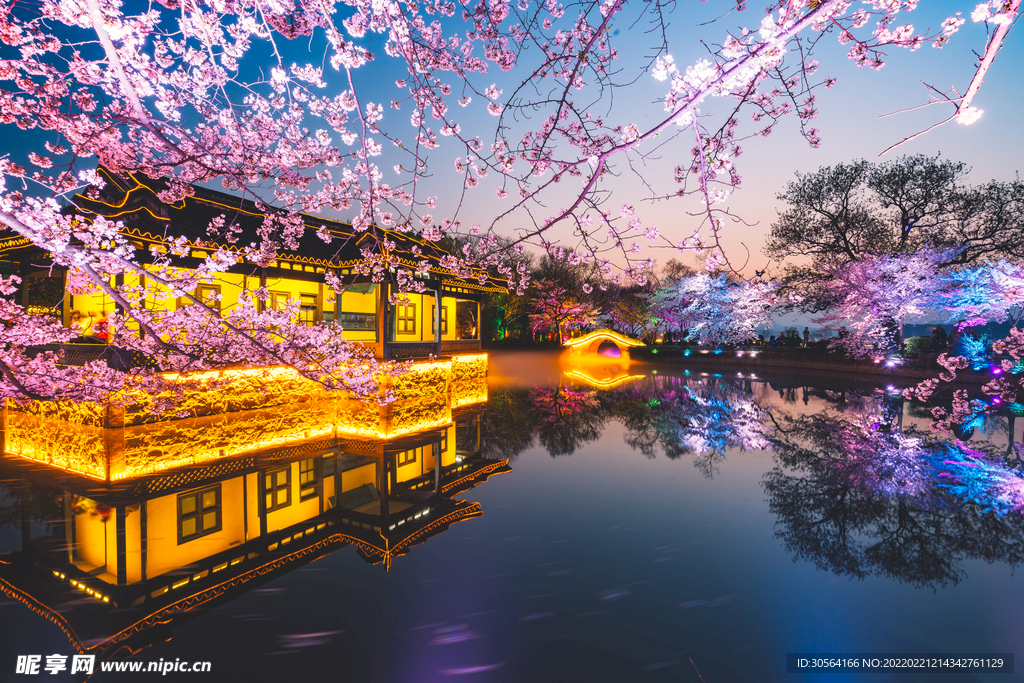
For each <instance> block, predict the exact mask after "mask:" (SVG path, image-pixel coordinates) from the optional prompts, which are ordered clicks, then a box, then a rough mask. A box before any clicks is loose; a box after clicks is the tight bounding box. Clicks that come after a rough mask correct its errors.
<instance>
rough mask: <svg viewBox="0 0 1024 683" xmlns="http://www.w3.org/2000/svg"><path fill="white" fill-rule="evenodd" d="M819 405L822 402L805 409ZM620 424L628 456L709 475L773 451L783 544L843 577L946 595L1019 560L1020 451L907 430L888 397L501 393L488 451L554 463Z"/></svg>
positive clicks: (682, 387) (733, 384)
mask: <svg viewBox="0 0 1024 683" xmlns="http://www.w3.org/2000/svg"><path fill="white" fill-rule="evenodd" d="M776 392H777V393H778V394H779V400H778V401H777V402H776V405H775V407H774V408H773V407H771V406H770V405H769V403H768V398H769V396H771V395H773V394H774V393H776ZM812 396H813V397H814V398H815V399H816V400H819V401H820V402H822V403H824V404H825V405H826V406H827V407H826V408H825V409H824V410H822V411H821V412H818V413H814V414H808V411H809V409H810V405H809V398H810V397H812ZM798 397H799V398H802V399H803V400H802V401H799V400H798ZM779 404H781V405H779ZM921 410H922V409H921V408H915V409H911V410H909V411H907V412H908V413H909V414H910V415H911V417H919V415H918V413H920V412H921ZM791 411H792V414H791ZM801 413H802V414H801ZM612 420H616V421H618V422H620V423H621V424H622V425H623V427H624V438H625V442H626V445H628V446H629V447H630V448H631V449H633V450H635V451H638V452H640V453H642V454H643V455H644V456H646V457H647V458H655V457H657V455H658V452H659V450H660V452H661V453H662V454H664V455H665V456H666V457H668V458H671V459H676V458H681V457H683V456H690V457H692V458H693V459H694V464H695V465H696V467H697V468H698V470H699V471H700V472H701V473H702V474H704V475H705V476H706V477H709V478H710V477H714V476H717V475H718V474H719V467H720V466H721V464H722V463H723V462H724V460H725V458H726V456H727V455H728V454H729V453H730V452H734V451H737V450H738V451H746V450H770V451H772V452H773V456H774V459H775V465H774V468H773V469H772V470H771V471H770V472H768V473H767V474H766V475H765V476H764V479H763V482H762V484H763V487H764V490H765V492H766V493H767V495H768V505H769V509H770V511H771V512H772V513H773V514H774V515H776V516H777V523H776V537H777V538H778V539H779V540H781V541H782V543H783V544H784V546H785V547H786V549H787V550H788V551H790V552H792V553H794V554H795V556H796V557H797V558H799V559H801V560H806V561H808V562H811V563H813V564H814V565H816V566H817V567H819V568H821V569H824V570H827V571H830V572H833V573H835V574H837V575H839V576H844V577H849V578H858V579H863V578H865V577H868V576H873V575H876V576H885V577H889V578H893V579H897V580H899V581H903V582H907V583H910V584H913V585H915V586H922V587H931V588H938V587H941V586H946V585H952V584H956V583H957V582H959V581H960V580H961V579H963V578H964V576H965V575H966V570H965V569H964V566H965V563H966V562H968V561H971V560H984V561H986V562H1001V563H1006V564H1009V565H1010V566H1011V567H1012V566H1016V565H1017V564H1018V563H1020V562H1022V561H1024V544H1022V539H1024V478H1022V476H1021V472H1020V471H1019V470H1017V469H1013V468H1011V467H1008V465H1007V462H1006V459H1005V457H1004V456H1006V454H1008V453H1012V454H1013V456H1014V457H1015V452H1014V451H1013V449H1011V448H1009V447H1007V448H1006V449H1005V450H1004V449H1003V448H1002V447H996V446H994V445H992V444H990V443H987V442H985V444H986V445H984V446H978V445H977V444H978V441H977V440H975V441H972V442H971V446H972V447H977V448H982V449H983V450H984V451H985V452H982V450H972V448H970V447H968V446H967V445H965V444H963V443H960V442H956V441H948V442H947V441H943V440H941V439H939V438H937V437H936V436H934V435H932V434H925V433H919V432H917V431H915V428H913V427H906V428H905V426H904V404H903V401H902V399H901V398H899V397H898V396H894V395H891V394H885V393H878V392H873V391H868V392H858V391H851V390H847V389H842V388H838V389H814V388H811V387H806V386H805V387H799V386H797V387H794V386H789V385H788V384H786V383H780V384H778V385H777V384H766V383H762V382H752V381H751V380H750V379H747V380H740V381H730V380H728V379H723V378H716V377H702V378H691V377H672V376H665V375H653V376H647V377H644V378H642V379H638V380H634V381H630V382H628V383H626V384H622V385H620V386H617V387H615V388H614V389H610V390H597V389H594V388H591V387H587V386H583V387H580V386H575V385H573V384H572V383H569V382H563V383H561V384H560V385H559V386H557V387H551V388H543V389H541V388H538V389H534V390H531V391H523V390H512V389H498V390H497V391H494V392H492V394H491V398H490V403H489V406H488V411H487V416H486V418H485V423H484V428H485V433H486V439H485V444H486V446H485V448H486V449H487V450H488V452H489V453H491V454H492V455H491V456H490V457H496V456H497V455H500V456H501V457H514V456H515V455H517V454H519V453H521V452H523V451H525V450H526V449H528V448H531V447H533V446H534V445H537V444H539V445H540V446H541V447H543V448H545V449H546V450H547V452H548V453H549V454H550V455H551V456H553V457H554V456H561V455H570V454H573V453H575V452H577V451H579V450H581V449H584V448H585V447H586V446H587V445H588V444H592V443H594V442H596V441H597V440H598V439H600V438H601V435H602V432H603V431H604V427H605V425H606V424H607V423H608V422H609V421H612ZM999 425H1000V428H1001V425H1002V423H1001V422H1000V423H999ZM995 426H996V425H995V423H993V427H995ZM1009 427H1010V428H1012V423H1010V425H1009ZM1011 433H1012V431H1011ZM1011 445H1012V439H1011ZM989 451H991V452H989ZM997 451H998V453H997Z"/></svg>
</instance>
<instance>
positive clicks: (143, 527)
mask: <svg viewBox="0 0 1024 683" xmlns="http://www.w3.org/2000/svg"><path fill="white" fill-rule="evenodd" d="M148 505H149V501H145V500H144V501H142V502H141V503H139V515H140V517H139V548H140V557H139V566H140V567H141V568H142V580H143V581H145V580H146V579H147V574H146V546H147V539H146V537H147V535H148V534H149V532H148V530H147V527H148V525H149V522H148V520H147V518H146V517H147V515H146V508H147V507H148Z"/></svg>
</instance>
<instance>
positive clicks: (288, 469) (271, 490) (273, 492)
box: [263, 465, 292, 512]
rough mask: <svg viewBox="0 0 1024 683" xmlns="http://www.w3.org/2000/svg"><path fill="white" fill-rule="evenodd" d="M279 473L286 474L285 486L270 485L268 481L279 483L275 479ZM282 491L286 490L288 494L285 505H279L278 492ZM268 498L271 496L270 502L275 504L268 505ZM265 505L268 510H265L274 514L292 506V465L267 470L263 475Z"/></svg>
mask: <svg viewBox="0 0 1024 683" xmlns="http://www.w3.org/2000/svg"><path fill="white" fill-rule="evenodd" d="M279 472H284V473H285V482H284V484H275V485H273V486H270V485H268V484H267V481H268V480H269V481H271V482H274V481H277V477H275V476H274V475H276V474H278V473H279ZM281 489H284V490H285V491H286V492H287V496H286V497H285V501H284V502H283V503H278V502H277V492H278V491H280V490H281ZM267 496H270V500H271V501H272V503H273V504H272V505H267ZM263 504H264V506H265V508H266V509H265V510H264V511H265V512H274V511H275V510H282V509H284V508H286V507H289V506H290V505H291V504H292V466H291V465H285V466H284V467H278V468H277V469H273V470H267V471H266V472H264V473H263Z"/></svg>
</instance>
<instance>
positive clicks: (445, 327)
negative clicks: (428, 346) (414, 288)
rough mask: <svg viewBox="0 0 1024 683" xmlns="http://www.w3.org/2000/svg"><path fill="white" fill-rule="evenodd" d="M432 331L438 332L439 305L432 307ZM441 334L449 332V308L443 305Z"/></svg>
mask: <svg viewBox="0 0 1024 683" xmlns="http://www.w3.org/2000/svg"><path fill="white" fill-rule="evenodd" d="M430 331H431V333H433V334H437V306H431V307H430ZM441 334H448V309H447V308H445V307H444V306H442V307H441Z"/></svg>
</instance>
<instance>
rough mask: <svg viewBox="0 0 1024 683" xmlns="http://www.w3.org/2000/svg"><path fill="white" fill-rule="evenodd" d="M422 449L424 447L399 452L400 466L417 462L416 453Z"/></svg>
mask: <svg viewBox="0 0 1024 683" xmlns="http://www.w3.org/2000/svg"><path fill="white" fill-rule="evenodd" d="M422 450H423V449H422V448H414V449H412V450H411V451H402V452H401V453H399V454H398V466H399V467H401V466H402V465H411V464H412V463H414V462H416V453H417V452H418V451H422Z"/></svg>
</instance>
